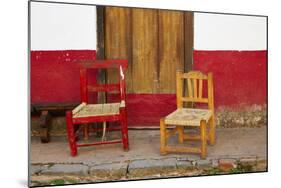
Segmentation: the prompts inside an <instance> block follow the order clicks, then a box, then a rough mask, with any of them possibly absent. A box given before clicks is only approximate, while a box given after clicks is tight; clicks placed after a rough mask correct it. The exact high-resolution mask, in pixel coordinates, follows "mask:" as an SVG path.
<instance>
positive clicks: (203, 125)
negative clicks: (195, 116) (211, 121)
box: [200, 120, 207, 159]
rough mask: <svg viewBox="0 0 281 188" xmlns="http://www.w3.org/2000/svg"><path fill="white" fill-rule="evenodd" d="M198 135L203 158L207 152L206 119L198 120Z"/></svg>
mask: <svg viewBox="0 0 281 188" xmlns="http://www.w3.org/2000/svg"><path fill="white" fill-rule="evenodd" d="M200 137H201V158H202V159H205V158H206V154H207V151H206V150H207V148H206V146H207V137H206V121H205V120H202V121H201V122H200Z"/></svg>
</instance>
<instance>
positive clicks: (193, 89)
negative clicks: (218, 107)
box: [160, 71, 215, 159]
mask: <svg viewBox="0 0 281 188" xmlns="http://www.w3.org/2000/svg"><path fill="white" fill-rule="evenodd" d="M204 82H207V88H208V97H203V85H204V86H205V85H206V84H205V83H204ZM176 85H177V110H176V111H174V112H172V113H171V114H169V115H168V116H166V117H165V118H161V119H160V137H161V139H160V144H161V147H160V152H161V154H163V155H164V154H167V153H181V152H183V153H200V154H201V158H203V159H204V158H206V154H207V152H206V146H207V141H208V142H209V144H210V145H213V144H214V143H215V115H214V94H213V75H212V73H208V75H205V74H203V73H202V72H200V71H190V72H188V73H183V72H182V71H178V72H177V82H176ZM184 86H187V88H186V90H185V87H184ZM185 91H186V92H185ZM184 93H186V94H184ZM184 102H186V103H191V104H194V103H205V104H207V105H208V108H206V109H204V108H201V109H196V108H185V107H184V105H183V103H184ZM167 125H174V126H175V128H173V129H172V130H168V129H167V127H166V126H167ZM187 126H192V127H199V128H200V135H188V134H185V133H184V127H187ZM176 133H178V142H179V143H183V142H184V141H185V140H197V141H201V147H186V146H168V145H167V141H168V138H169V137H170V136H172V135H174V134H176Z"/></svg>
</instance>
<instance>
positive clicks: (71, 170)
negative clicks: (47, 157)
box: [41, 164, 89, 176]
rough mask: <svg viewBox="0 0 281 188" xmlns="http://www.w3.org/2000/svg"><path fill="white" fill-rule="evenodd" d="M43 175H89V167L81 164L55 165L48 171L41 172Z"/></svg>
mask: <svg viewBox="0 0 281 188" xmlns="http://www.w3.org/2000/svg"><path fill="white" fill-rule="evenodd" d="M41 174H43V175H59V174H62V175H63V174H65V175H82V176H86V175H88V174H89V167H88V166H86V165H81V164H55V165H53V166H51V167H49V168H48V169H45V170H42V171H41Z"/></svg>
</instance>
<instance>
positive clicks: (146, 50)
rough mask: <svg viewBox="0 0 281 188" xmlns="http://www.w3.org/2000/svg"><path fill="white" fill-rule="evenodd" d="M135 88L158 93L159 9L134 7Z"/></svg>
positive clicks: (135, 89)
mask: <svg viewBox="0 0 281 188" xmlns="http://www.w3.org/2000/svg"><path fill="white" fill-rule="evenodd" d="M132 11H133V12H132V13H133V14H132V32H133V46H132V47H133V58H132V59H133V90H134V93H157V92H158V91H159V87H158V82H159V81H158V78H157V75H158V73H157V62H158V13H157V10H149V9H133V10H132Z"/></svg>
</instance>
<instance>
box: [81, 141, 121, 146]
mask: <svg viewBox="0 0 281 188" xmlns="http://www.w3.org/2000/svg"><path fill="white" fill-rule="evenodd" d="M118 143H122V140H112V141H104V142H95V143H91V144H77V147H87V146H95V145H102V144H118Z"/></svg>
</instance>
